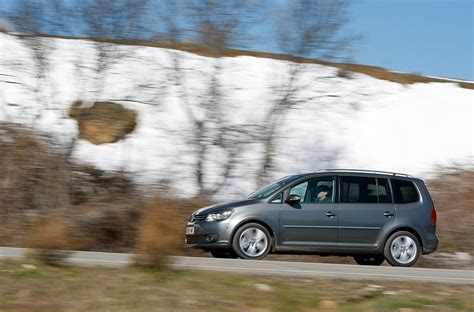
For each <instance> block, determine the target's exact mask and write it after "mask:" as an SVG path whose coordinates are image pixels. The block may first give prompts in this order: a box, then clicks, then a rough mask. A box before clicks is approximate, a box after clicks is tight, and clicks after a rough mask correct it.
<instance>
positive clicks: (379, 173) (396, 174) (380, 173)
mask: <svg viewBox="0 0 474 312" xmlns="http://www.w3.org/2000/svg"><path fill="white" fill-rule="evenodd" d="M319 173H334V174H340V173H343V174H353V173H354V174H364V175H377V176H392V177H403V178H411V179H416V178H415V177H414V176H412V175H410V174H406V173H399V172H391V171H380V170H364V169H321V170H318V171H315V172H311V173H307V174H306V175H310V174H319Z"/></svg>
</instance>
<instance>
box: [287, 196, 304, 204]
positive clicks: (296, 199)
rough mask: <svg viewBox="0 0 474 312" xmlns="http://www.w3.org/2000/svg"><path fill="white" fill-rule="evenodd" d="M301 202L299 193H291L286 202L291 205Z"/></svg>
mask: <svg viewBox="0 0 474 312" xmlns="http://www.w3.org/2000/svg"><path fill="white" fill-rule="evenodd" d="M299 202H301V197H299V196H298V195H295V194H291V195H290V196H288V198H287V199H286V203H287V204H290V205H293V204H298V203H299Z"/></svg>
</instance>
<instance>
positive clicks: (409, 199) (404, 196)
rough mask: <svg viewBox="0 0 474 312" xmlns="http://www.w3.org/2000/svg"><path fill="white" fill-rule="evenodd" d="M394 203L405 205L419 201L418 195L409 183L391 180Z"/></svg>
mask: <svg viewBox="0 0 474 312" xmlns="http://www.w3.org/2000/svg"><path fill="white" fill-rule="evenodd" d="M391 181H392V189H393V193H394V197H395V203H397V204H407V203H414V202H417V201H419V200H420V195H419V194H418V191H417V189H416V187H415V185H414V184H413V182H411V181H406V180H399V179H391Z"/></svg>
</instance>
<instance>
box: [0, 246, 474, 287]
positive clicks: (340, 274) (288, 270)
mask: <svg viewBox="0 0 474 312" xmlns="http://www.w3.org/2000/svg"><path fill="white" fill-rule="evenodd" d="M30 251H31V250H29V249H24V248H7V247H0V260H3V259H7V258H16V259H22V258H23V257H25V255H27V254H28V252H30ZM65 262H66V263H67V264H70V265H75V266H83V267H92V266H104V267H112V268H120V267H126V266H129V265H131V264H133V254H124V253H106V252H86V251H74V252H71V253H70V255H69V257H68V258H67V260H65ZM170 262H171V266H172V267H173V268H174V269H177V270H205V271H216V272H232V273H240V274H248V275H271V276H287V277H304V278H333V279H347V280H384V281H389V280H391V281H416V282H436V283H456V284H470V285H474V271H473V270H451V269H449V270H448V269H427V268H416V267H413V268H399V267H388V266H379V267H375V266H358V265H350V264H328V263H309V262H288V261H266V260H242V259H215V258H201V257H171V258H170Z"/></svg>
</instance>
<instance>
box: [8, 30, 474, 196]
mask: <svg viewBox="0 0 474 312" xmlns="http://www.w3.org/2000/svg"><path fill="white" fill-rule="evenodd" d="M45 40H47V41H48V42H49V43H50V44H51V46H52V47H54V48H53V49H51V51H50V53H49V59H50V61H51V66H50V68H48V72H47V73H46V74H45V77H47V79H43V80H41V79H40V80H38V79H37V78H36V77H35V75H36V74H37V73H38V71H37V70H36V69H35V68H36V67H35V63H34V62H33V60H32V58H31V55H30V51H29V50H28V49H26V48H25V47H24V46H23V45H22V44H21V43H20V41H19V40H18V39H17V38H16V37H13V36H9V35H7V34H1V33H0V69H1V71H0V121H6V122H15V123H20V124H24V125H27V126H31V125H34V127H37V128H38V129H40V130H43V131H47V132H49V133H51V134H53V135H54V136H55V137H56V138H57V139H58V140H59V141H64V142H68V141H70V140H71V138H72V137H75V136H77V135H78V130H77V125H76V121H74V120H72V119H70V118H68V111H69V108H70V106H71V104H72V103H73V102H74V101H76V100H78V99H81V100H86V101H97V100H119V99H129V98H133V99H134V100H135V101H137V102H129V101H116V102H117V103H120V104H122V105H123V106H125V107H127V108H130V109H134V110H136V111H137V112H138V126H137V128H136V129H135V131H134V132H133V133H131V134H130V135H128V136H127V138H126V139H125V140H122V141H119V142H117V143H113V144H103V145H93V144H91V143H89V142H87V141H84V140H80V141H79V143H78V144H77V146H76V148H75V150H74V153H73V156H74V158H75V159H77V160H79V161H81V162H85V163H90V164H93V165H95V166H97V167H99V168H101V169H107V170H116V169H125V170H127V171H128V172H130V173H132V174H133V176H134V177H135V179H136V180H137V181H138V182H153V181H159V180H166V181H170V182H171V183H172V185H173V186H174V187H176V188H177V189H179V190H180V193H179V194H180V195H184V196H190V195H193V194H194V193H195V191H196V185H195V182H194V177H193V175H192V173H191V172H192V168H193V166H194V165H195V163H196V159H195V155H194V154H193V153H194V152H193V149H192V147H190V146H189V143H188V140H187V138H188V136H189V131H192V128H191V126H190V123H189V120H188V119H187V117H186V114H185V112H184V110H183V106H182V105H181V104H180V99H181V98H180V93H179V88H178V87H177V86H174V85H172V84H170V82H169V81H170V77H169V76H170V73H171V71H170V68H171V66H172V64H171V59H170V53H169V51H168V50H166V49H160V48H151V47H136V46H123V47H120V48H119V51H120V52H123V53H124V55H127V57H117V58H116V60H115V62H114V64H113V65H112V66H111V67H110V68H109V69H108V70H107V72H106V75H105V80H104V81H103V86H104V87H103V90H101V88H100V85H101V83H102V82H101V81H102V80H100V79H98V78H97V73H96V72H95V71H94V68H95V61H96V59H95V53H94V50H93V45H92V43H90V42H88V41H84V40H65V39H45ZM179 54H180V55H181V58H182V59H183V61H184V65H183V67H184V68H186V72H187V74H186V81H185V83H186V90H187V93H188V94H189V95H190V96H188V100H189V101H190V102H191V104H195V105H196V103H198V102H197V101H196V99H197V98H198V97H202V96H205V92H204V89H205V87H206V84H207V83H208V79H209V77H210V76H211V75H210V73H211V71H213V70H214V65H215V63H216V62H215V60H214V59H210V58H206V57H202V56H198V55H194V54H191V53H187V52H179ZM288 64H289V63H288V62H286V61H279V60H272V59H263V58H254V57H248V56H241V57H233V58H222V59H221V60H220V62H219V66H221V68H222V71H221V72H220V74H219V77H220V79H221V81H223V90H224V98H225V105H226V106H225V110H224V120H225V121H226V122H227V123H228V124H230V125H237V126H238V125H244V124H259V123H264V122H266V120H265V114H266V112H267V110H268V109H269V103H270V101H272V100H273V99H274V97H275V94H274V92H273V89H272V88H271V86H272V85H273V84H274V83H275V82H276V81H277V82H278V81H279V80H281V81H283V80H284V79H285V77H286V75H287V74H288ZM305 66H306V69H305V73H304V76H303V78H302V80H304V81H306V82H308V83H309V86H310V87H309V88H305V89H304V90H302V91H301V92H300V94H299V95H298V96H299V97H301V99H304V98H311V97H316V98H315V99H312V100H311V101H309V102H307V103H304V104H302V105H301V106H300V108H299V109H295V110H292V111H291V112H290V113H289V114H288V115H287V117H286V119H285V120H284V122H283V123H282V124H281V126H280V127H278V133H279V138H278V141H277V145H276V146H277V154H278V155H277V158H276V163H277V170H275V172H273V176H274V177H275V178H278V177H280V176H282V175H286V174H291V173H297V172H306V171H314V170H317V169H319V168H323V167H327V166H331V167H341V168H364V169H377V170H389V171H397V172H407V173H411V174H415V175H419V176H421V177H424V176H426V175H427V174H428V173H429V172H432V170H433V169H435V168H436V166H437V165H443V164H450V163H452V162H455V161H458V162H462V163H469V164H472V156H473V154H474V150H473V148H474V145H473V141H474V130H473V121H474V109H473V106H474V91H473V90H469V89H462V88H460V87H458V85H457V84H456V83H454V82H453V83H452V84H451V83H429V84H413V85H401V84H398V83H393V82H389V81H385V80H378V79H375V78H372V77H369V76H366V75H362V74H353V75H352V79H346V78H336V79H321V77H327V76H333V75H334V74H335V72H336V70H337V69H335V68H333V67H327V66H322V65H316V64H308V65H305ZM38 81H40V85H39V89H40V90H41V92H39V93H35V92H34V88H35V87H37V86H38V85H37V83H38ZM328 95H329V96H328ZM149 101H151V102H153V103H156V104H155V105H151V104H146V103H138V102H149ZM40 103H41V104H40ZM318 104H323V105H318ZM195 109H196V111H197V112H198V115H199V112H200V110H199V109H200V108H199V107H195ZM35 116H36V117H35ZM261 151H262V146H261V144H258V142H248V144H245V146H244V147H243V148H242V150H241V152H240V155H239V156H240V157H239V164H238V165H237V166H236V168H235V172H236V173H235V174H234V178H232V179H230V181H229V182H230V183H229V184H228V185H227V187H225V188H224V189H223V192H222V193H221V194H220V196H221V197H223V196H237V195H242V194H246V193H250V191H252V190H253V189H254V188H255V187H256V185H255V184H256V176H255V175H256V172H257V170H258V168H259V164H260V163H261V159H262V155H261ZM222 157H223V156H222V155H221V154H220V152H219V151H217V150H216V152H215V154H214V155H213V157H212V159H208V160H207V162H206V170H208V172H211V175H210V178H209V181H208V182H209V183H212V182H213V179H215V180H217V179H218V178H219V173H218V169H219V166H220V161H221V158H222Z"/></svg>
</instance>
